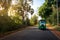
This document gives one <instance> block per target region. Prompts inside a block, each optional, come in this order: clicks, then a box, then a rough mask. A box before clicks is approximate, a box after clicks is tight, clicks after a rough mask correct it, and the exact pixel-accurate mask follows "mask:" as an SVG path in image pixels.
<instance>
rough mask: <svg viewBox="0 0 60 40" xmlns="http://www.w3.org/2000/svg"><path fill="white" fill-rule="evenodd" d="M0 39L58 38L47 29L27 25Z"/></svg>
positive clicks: (30, 39) (56, 39) (51, 39)
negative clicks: (27, 26)
mask: <svg viewBox="0 0 60 40" xmlns="http://www.w3.org/2000/svg"><path fill="white" fill-rule="evenodd" d="M0 40H59V39H58V38H57V37H56V36H55V35H54V34H52V33H51V31H49V30H39V29H38V28H36V27H29V28H26V29H24V30H22V31H19V32H17V33H13V34H11V35H9V36H6V37H5V38H3V39H0Z"/></svg>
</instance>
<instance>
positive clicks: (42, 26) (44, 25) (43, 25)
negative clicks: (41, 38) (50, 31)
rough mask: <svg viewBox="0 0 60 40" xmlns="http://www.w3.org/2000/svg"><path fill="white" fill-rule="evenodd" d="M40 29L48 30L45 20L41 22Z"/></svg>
mask: <svg viewBox="0 0 60 40" xmlns="http://www.w3.org/2000/svg"><path fill="white" fill-rule="evenodd" d="M39 29H41V30H46V21H45V20H40V21H39Z"/></svg>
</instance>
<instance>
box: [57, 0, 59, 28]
mask: <svg viewBox="0 0 60 40" xmlns="http://www.w3.org/2000/svg"><path fill="white" fill-rule="evenodd" d="M56 7H57V27H58V25H59V14H58V0H56Z"/></svg>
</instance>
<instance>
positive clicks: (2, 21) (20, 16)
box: [0, 0, 34, 33]
mask: <svg viewBox="0 0 60 40" xmlns="http://www.w3.org/2000/svg"><path fill="white" fill-rule="evenodd" d="M12 1H13V0H8V2H6V0H5V1H4V2H3V1H2V0H0V8H4V9H1V10H0V33H1V32H7V31H12V30H16V29H17V28H21V27H22V26H23V25H25V24H24V18H25V16H24V14H25V15H26V13H24V12H25V11H27V12H30V13H31V14H33V13H34V10H33V9H32V8H31V6H30V5H29V3H28V1H27V0H18V1H17V3H15V4H14V3H12ZM31 1H32V0H31ZM31 1H29V2H31ZM26 21H27V20H26ZM27 22H28V21H27Z"/></svg>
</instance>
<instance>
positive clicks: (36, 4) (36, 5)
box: [29, 0, 45, 20]
mask: <svg viewBox="0 0 60 40" xmlns="http://www.w3.org/2000/svg"><path fill="white" fill-rule="evenodd" d="M44 2H45V0H33V5H31V7H32V8H33V9H34V14H37V13H38V8H39V7H40V6H42V5H43V3H44ZM34 14H33V15H34ZM29 18H31V15H30V14H29ZM39 19H41V17H39V18H38V20H39Z"/></svg>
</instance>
